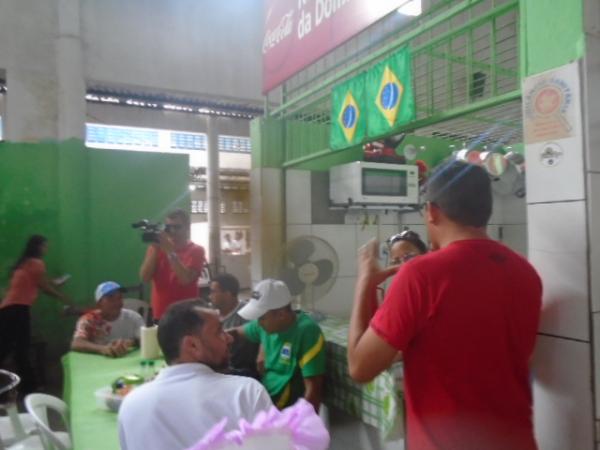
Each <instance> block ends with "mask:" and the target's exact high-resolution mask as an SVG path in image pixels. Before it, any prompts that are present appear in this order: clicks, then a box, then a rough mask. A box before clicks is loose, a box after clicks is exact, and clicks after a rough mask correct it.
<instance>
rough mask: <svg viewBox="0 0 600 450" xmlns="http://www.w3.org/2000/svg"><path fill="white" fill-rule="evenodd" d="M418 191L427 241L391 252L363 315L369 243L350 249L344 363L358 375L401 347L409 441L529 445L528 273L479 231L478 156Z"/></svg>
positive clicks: (467, 447)
mask: <svg viewBox="0 0 600 450" xmlns="http://www.w3.org/2000/svg"><path fill="white" fill-rule="evenodd" d="M424 199H425V201H426V203H425V220H426V224H427V231H428V234H429V239H430V242H431V245H432V249H433V250H434V251H433V252H431V253H429V254H427V255H424V256H420V257H419V258H415V259H413V260H411V261H409V262H407V263H405V264H403V266H402V267H401V268H400V270H399V271H398V273H397V274H396V276H395V278H394V280H393V282H392V284H391V286H390V288H389V290H388V291H387V294H386V297H385V300H384V303H383V305H382V307H381V308H380V309H379V310H378V311H377V312H376V313H375V314H374V316H373V317H371V313H370V311H371V309H370V307H369V292H370V289H371V285H372V284H373V280H374V279H377V274H378V272H379V270H380V269H379V267H378V264H377V247H376V245H374V244H376V243H374V242H372V243H370V244H368V245H367V247H366V248H363V249H361V251H360V255H359V273H358V279H357V284H356V291H355V298H354V308H353V311H352V319H351V325H350V333H349V346H348V362H349V370H350V375H351V377H352V378H354V379H355V380H357V381H359V382H366V381H369V380H371V379H372V378H374V377H375V376H376V375H378V374H379V373H380V372H381V371H383V370H385V369H386V368H387V367H388V366H389V365H390V363H391V362H392V360H393V359H394V357H395V356H396V355H397V352H398V351H400V352H402V355H403V359H404V369H405V395H406V407H407V419H408V432H407V435H408V448H409V449H410V450H482V449H485V450H508V449H510V450H535V449H536V448H537V445H536V443H535V440H534V436H533V425H532V395H531V386H530V374H529V367H528V364H529V360H530V357H531V354H532V351H533V347H534V344H535V337H536V333H537V327H538V322H539V316H540V308H541V296H542V285H541V281H540V278H539V276H538V275H537V273H536V272H535V270H534V269H533V267H532V266H531V265H530V264H529V263H528V262H527V261H526V260H525V259H524V258H522V257H521V256H520V255H518V254H517V253H515V252H513V251H511V250H510V249H508V248H507V247H505V246H504V245H502V244H500V243H498V242H496V241H493V240H491V239H490V238H489V237H488V236H487V234H486V225H487V222H488V220H489V218H490V215H491V212H492V193H491V186H490V179H489V176H488V175H487V173H486V172H485V171H484V170H483V169H482V168H481V167H478V166H473V165H469V164H466V163H461V162H456V161H454V162H451V163H448V164H444V165H443V166H442V167H441V168H440V169H438V170H437V171H436V172H435V174H434V175H433V176H432V177H431V179H430V180H429V182H428V184H427V186H426V192H425V198H424Z"/></svg>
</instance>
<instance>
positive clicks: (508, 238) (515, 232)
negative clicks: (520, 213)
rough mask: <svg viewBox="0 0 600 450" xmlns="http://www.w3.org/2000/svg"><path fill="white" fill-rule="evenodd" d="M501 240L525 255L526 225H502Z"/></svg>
mask: <svg viewBox="0 0 600 450" xmlns="http://www.w3.org/2000/svg"><path fill="white" fill-rule="evenodd" d="M502 242H503V243H504V244H505V245H506V246H508V247H509V248H511V249H512V250H514V251H515V252H517V253H520V254H521V255H523V256H525V257H527V225H525V224H523V225H502Z"/></svg>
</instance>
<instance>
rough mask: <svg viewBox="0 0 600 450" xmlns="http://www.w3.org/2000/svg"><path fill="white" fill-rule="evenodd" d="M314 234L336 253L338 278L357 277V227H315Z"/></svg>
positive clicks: (313, 228) (313, 227)
mask: <svg viewBox="0 0 600 450" xmlns="http://www.w3.org/2000/svg"><path fill="white" fill-rule="evenodd" d="M312 234H313V236H317V237H320V238H321V239H323V240H324V241H326V242H327V243H328V244H329V245H331V246H332V247H333V248H334V250H335V251H336V253H337V256H338V260H339V271H338V276H341V277H348V276H355V275H356V249H357V246H356V226H354V225H313V226H312Z"/></svg>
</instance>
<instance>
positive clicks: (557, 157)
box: [540, 142, 564, 167]
mask: <svg viewBox="0 0 600 450" xmlns="http://www.w3.org/2000/svg"><path fill="white" fill-rule="evenodd" d="M563 154H564V152H563V149H562V147H561V146H560V145H558V144H556V143H555V142H548V143H546V144H544V145H543V146H542V151H541V153H540V161H541V162H542V164H543V165H544V166H546V167H554V166H556V165H558V163H560V161H561V160H562V157H563Z"/></svg>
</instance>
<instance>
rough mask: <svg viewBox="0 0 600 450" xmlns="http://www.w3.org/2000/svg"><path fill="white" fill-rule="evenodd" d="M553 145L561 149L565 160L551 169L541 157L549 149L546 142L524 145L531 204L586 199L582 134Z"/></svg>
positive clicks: (528, 196) (529, 201)
mask: <svg viewBox="0 0 600 450" xmlns="http://www.w3.org/2000/svg"><path fill="white" fill-rule="evenodd" d="M554 143H555V144H557V145H558V146H559V147H560V148H561V149H562V157H561V159H560V162H559V163H557V164H556V165H554V166H551V167H549V166H546V165H544V164H542V162H541V160H542V159H541V157H540V155H541V154H542V152H543V151H544V149H545V148H546V147H547V145H546V143H539V144H530V145H526V146H525V160H526V164H527V176H526V186H527V202H528V203H539V202H560V201H564V200H583V199H584V198H585V190H584V177H583V150H582V148H583V141H582V136H581V134H578V135H577V136H574V137H571V138H567V139H559V140H557V141H556V142H554Z"/></svg>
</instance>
